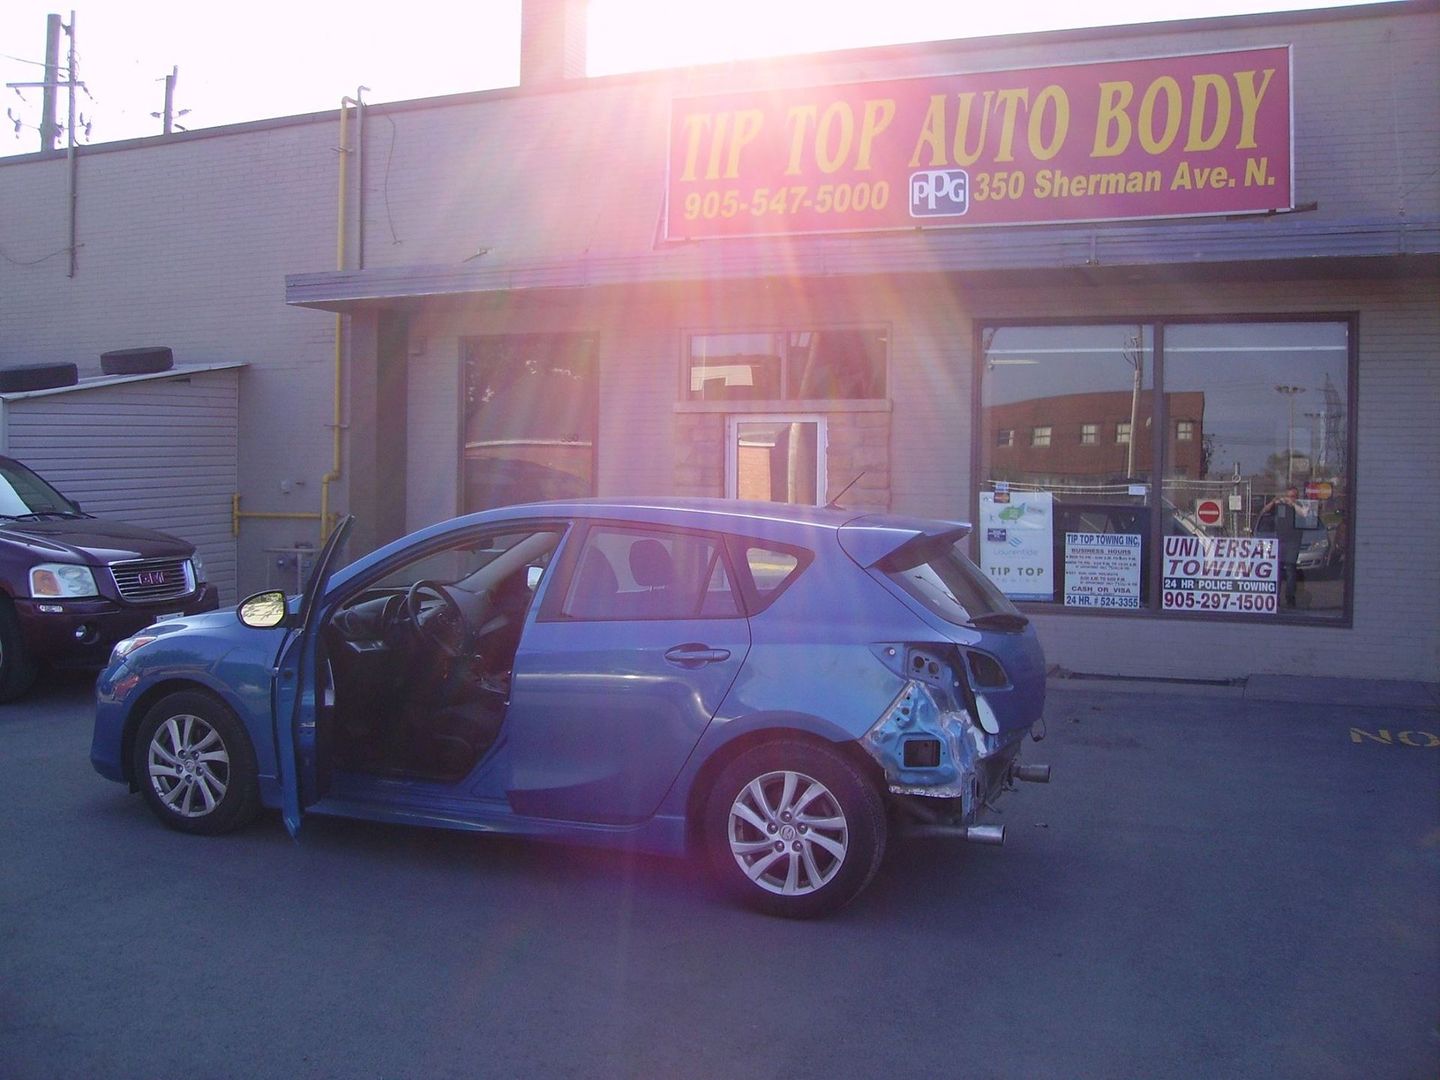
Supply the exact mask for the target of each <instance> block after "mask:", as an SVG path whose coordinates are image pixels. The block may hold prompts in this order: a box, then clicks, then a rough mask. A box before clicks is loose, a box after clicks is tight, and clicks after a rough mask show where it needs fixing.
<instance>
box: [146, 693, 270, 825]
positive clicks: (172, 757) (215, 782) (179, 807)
mask: <svg viewBox="0 0 1440 1080" xmlns="http://www.w3.org/2000/svg"><path fill="white" fill-rule="evenodd" d="M152 761H153V763H154V765H155V767H156V769H157V771H156V772H152V771H151V765H152ZM131 768H132V769H133V770H134V773H133V775H134V777H135V783H136V784H137V785H138V786H139V788H140V793H141V794H142V795H144V797H145V802H146V803H147V804H148V805H149V807H150V809H151V810H152V811H154V813H155V816H156V817H158V818H159V819H160V820H161V821H163V822H164V823H165V824H166V825H168V826H170V827H171V828H172V829H179V830H180V831H181V832H187V833H199V834H202V835H206V836H213V835H215V834H217V833H224V832H229V831H230V830H232V829H236V828H239V827H240V826H241V825H244V824H245V823H247V822H248V821H250V820H251V819H252V818H254V817H255V815H256V814H257V813H258V812H259V810H260V781H259V777H258V774H257V770H256V768H255V749H254V747H252V746H251V745H250V737H249V735H248V734H247V733H246V731H245V725H243V724H242V723H241V722H240V720H239V718H238V717H236V715H235V714H234V713H233V712H231V711H230V710H229V709H228V708H227V707H226V706H225V705H224V704H222V703H221V702H219V701H217V700H216V699H215V698H213V697H211V696H210V695H209V694H204V693H200V692H198V691H193V690H182V691H179V692H178V693H174V694H170V695H168V696H166V697H163V698H161V699H160V700H159V701H158V702H156V703H155V705H154V706H152V707H151V709H150V711H149V712H147V713H146V714H145V718H144V719H143V720H141V721H140V727H139V729H138V730H137V731H136V733H135V748H134V751H133V757H132V760H131Z"/></svg>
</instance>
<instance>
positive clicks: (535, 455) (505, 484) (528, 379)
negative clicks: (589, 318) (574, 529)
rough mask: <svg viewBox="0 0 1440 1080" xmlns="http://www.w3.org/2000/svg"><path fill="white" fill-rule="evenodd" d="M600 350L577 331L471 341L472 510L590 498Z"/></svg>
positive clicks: (468, 468) (467, 473)
mask: <svg viewBox="0 0 1440 1080" xmlns="http://www.w3.org/2000/svg"><path fill="white" fill-rule="evenodd" d="M595 352H596V346H595V339H594V338H592V337H589V336H586V335H579V334H514V335H505V336H493V337H480V338H473V339H471V340H469V341H467V342H465V385H464V394H465V400H464V409H465V415H464V485H465V486H464V491H463V493H462V508H463V509H464V510H465V511H466V512H467V513H468V512H471V511H475V510H484V509H486V508H488V507H491V506H505V505H508V504H511V503H522V502H535V501H537V500H542V499H571V498H577V497H580V496H585V495H590V494H592V488H591V479H592V476H593V461H594V444H595V412H596V409H595V366H596V365H595Z"/></svg>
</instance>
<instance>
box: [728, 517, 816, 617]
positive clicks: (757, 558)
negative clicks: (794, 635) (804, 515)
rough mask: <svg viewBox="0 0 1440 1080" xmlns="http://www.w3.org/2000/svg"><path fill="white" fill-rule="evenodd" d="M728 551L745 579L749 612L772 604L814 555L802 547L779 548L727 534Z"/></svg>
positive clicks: (760, 541)
mask: <svg viewBox="0 0 1440 1080" xmlns="http://www.w3.org/2000/svg"><path fill="white" fill-rule="evenodd" d="M730 554H731V556H732V558H733V559H734V560H735V564H736V566H738V567H739V568H740V569H739V570H738V571H737V573H739V574H740V575H742V576H743V577H744V578H745V580H744V581H743V582H742V585H743V586H744V591H745V594H746V596H745V605H746V607H747V608H748V609H749V611H750V614H751V615H757V614H759V613H760V612H761V611H764V610H765V609H766V608H767V607H769V606H770V605H771V604H773V603H774V602H775V598H776V597H778V596H779V595H780V594H781V593H782V592H784V591H785V590H786V589H788V588H789V587H790V585H791V584H792V583H793V582H794V581H795V579H796V578H798V577H799V576H800V575H801V573H803V572H804V570H805V567H807V566H809V565H810V560H811V559H812V558H813V555H812V553H811V552H809V551H807V550H806V549H805V548H792V547H779V546H778V545H775V544H772V543H767V542H765V541H762V540H751V539H749V538H748V537H744V536H732V537H730Z"/></svg>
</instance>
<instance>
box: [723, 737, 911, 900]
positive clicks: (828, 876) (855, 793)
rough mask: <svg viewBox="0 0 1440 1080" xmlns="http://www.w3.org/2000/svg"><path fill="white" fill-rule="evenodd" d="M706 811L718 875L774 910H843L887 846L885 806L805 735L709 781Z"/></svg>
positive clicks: (754, 751)
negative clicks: (805, 739) (805, 740)
mask: <svg viewBox="0 0 1440 1080" xmlns="http://www.w3.org/2000/svg"><path fill="white" fill-rule="evenodd" d="M704 815H705V817H704V823H703V824H704V835H705V841H706V852H707V856H708V858H709V861H710V866H711V870H712V871H713V873H714V875H715V878H716V880H717V882H718V883H719V884H720V886H721V887H722V888H723V889H724V890H725V891H726V892H727V893H729V894H730V895H731V896H732V897H734V898H735V899H737V900H738V901H740V902H741V903H743V904H745V905H747V906H749V907H752V908H755V909H757V910H759V911H763V912H766V913H768V914H772V915H782V916H786V917H788V918H797V919H805V918H814V917H816V916H820V915H828V914H830V913H831V912H833V911H837V910H839V909H840V908H841V907H843V906H845V905H846V904H848V903H849V902H850V901H851V900H853V899H854V898H855V897H856V896H857V895H859V893H860V890H862V889H863V888H865V886H866V885H868V884H869V882H870V879H871V878H872V877H874V876H875V871H876V870H878V869H879V867H880V860H881V859H882V858H883V857H884V854H885V829H886V825H885V804H884V803H883V802H882V800H881V798H880V793H879V792H878V791H877V790H876V788H875V785H874V784H872V783H871V782H870V781H869V780H868V779H867V778H866V777H865V776H864V775H863V774H862V773H861V772H860V771H859V770H858V769H857V768H856V767H855V766H854V765H852V764H851V763H850V762H849V761H847V760H846V759H845V758H844V757H843V756H842V755H840V754H839V753H837V752H835V751H834V750H830V749H827V748H825V747H823V746H820V745H816V744H812V743H808V742H801V741H798V740H777V741H775V742H768V743H762V744H760V745H758V746H755V747H752V748H751V749H749V750H746V751H745V752H744V753H742V754H741V755H740V756H739V757H738V758H736V759H735V760H734V761H733V762H731V763H730V764H729V765H728V766H726V768H725V769H724V771H723V772H722V773H721V774H720V776H719V778H718V779H717V780H716V781H715V784H714V785H713V787H712V788H711V790H710V793H709V797H708V798H707V800H706V804H705V810H704Z"/></svg>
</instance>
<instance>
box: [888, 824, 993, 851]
mask: <svg viewBox="0 0 1440 1080" xmlns="http://www.w3.org/2000/svg"><path fill="white" fill-rule="evenodd" d="M905 835H906V836H914V837H924V836H943V837H945V838H946V839H947V840H968V841H970V842H971V843H972V844H994V845H995V846H997V847H998V846H1000V845H1001V844H1004V843H1005V826H1004V825H941V824H938V823H936V824H930V825H918V824H917V825H910V826H907V827H906V829H905Z"/></svg>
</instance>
